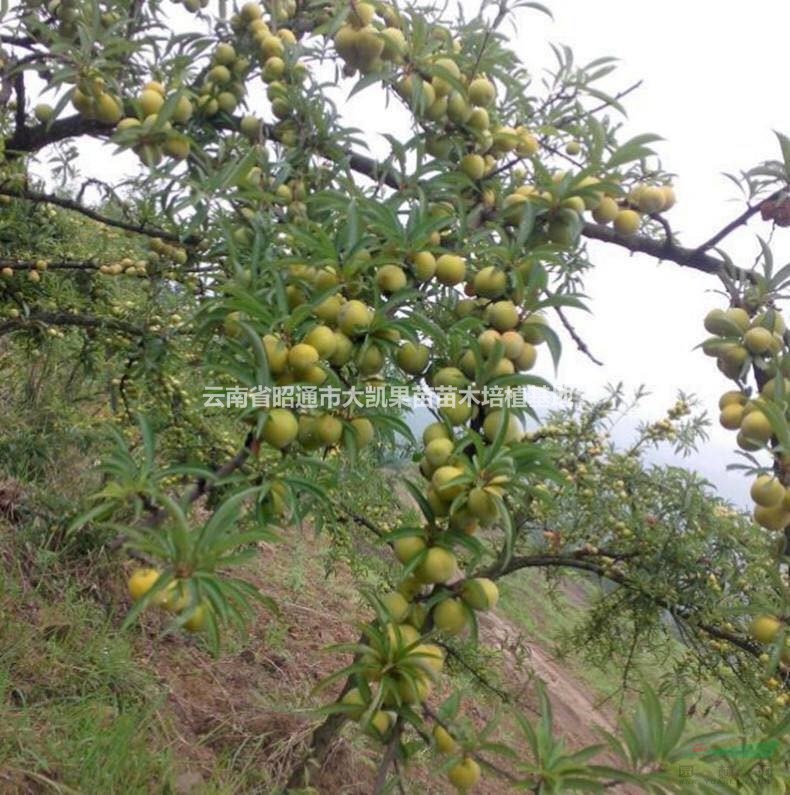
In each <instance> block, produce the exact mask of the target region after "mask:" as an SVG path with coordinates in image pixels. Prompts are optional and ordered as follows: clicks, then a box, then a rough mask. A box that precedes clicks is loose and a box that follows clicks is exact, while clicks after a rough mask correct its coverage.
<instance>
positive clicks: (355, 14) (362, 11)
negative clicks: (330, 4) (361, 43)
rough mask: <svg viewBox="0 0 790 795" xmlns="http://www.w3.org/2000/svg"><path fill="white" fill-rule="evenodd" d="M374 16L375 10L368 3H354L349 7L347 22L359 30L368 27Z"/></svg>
mask: <svg viewBox="0 0 790 795" xmlns="http://www.w3.org/2000/svg"><path fill="white" fill-rule="evenodd" d="M375 14H376V9H375V7H374V6H373V5H371V4H370V3H363V2H359V3H357V2H355V3H352V4H351V6H350V11H349V13H348V21H349V22H350V23H351V24H352V25H354V26H355V27H358V28H361V27H364V26H365V25H369V24H370V23H371V21H372V20H373V17H374V16H375Z"/></svg>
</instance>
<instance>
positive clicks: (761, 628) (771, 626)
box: [750, 616, 782, 643]
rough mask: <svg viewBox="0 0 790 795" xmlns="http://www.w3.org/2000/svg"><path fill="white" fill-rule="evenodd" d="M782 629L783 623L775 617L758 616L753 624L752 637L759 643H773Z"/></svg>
mask: <svg viewBox="0 0 790 795" xmlns="http://www.w3.org/2000/svg"><path fill="white" fill-rule="evenodd" d="M781 629H782V622H781V621H779V619H778V618H774V617H773V616H758V617H757V618H755V619H754V621H753V622H752V625H751V628H750V631H751V633H752V637H754V639H755V640H756V641H758V642H759V643H773V642H774V641H775V640H776V638H777V637H778V635H779V631H780V630H781Z"/></svg>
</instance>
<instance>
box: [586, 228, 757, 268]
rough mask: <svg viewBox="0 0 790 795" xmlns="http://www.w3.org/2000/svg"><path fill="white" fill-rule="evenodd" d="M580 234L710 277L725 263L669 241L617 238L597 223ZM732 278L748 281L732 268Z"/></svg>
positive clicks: (644, 238)
mask: <svg viewBox="0 0 790 795" xmlns="http://www.w3.org/2000/svg"><path fill="white" fill-rule="evenodd" d="M582 234H583V235H584V236H585V237H587V238H589V239H590V240H600V241H601V242H602V243H610V244H611V245H614V246H619V247H620V248H624V249H626V250H628V251H630V252H632V253H634V254H647V255H648V256H651V257H655V258H656V259H658V260H666V261H667V262H674V263H675V264H676V265H680V266H682V267H684V268H693V269H694V270H698V271H702V272H703V273H710V274H712V275H719V274H723V273H724V272H725V270H726V269H727V267H728V266H727V263H725V261H724V260H723V259H719V258H718V257H713V256H711V255H709V254H706V253H705V252H704V251H700V250H699V249H693V248H685V247H684V246H679V245H677V244H676V243H673V242H672V241H671V240H653V239H652V238H649V237H644V236H642V235H627V236H626V235H618V234H617V232H615V230H614V229H610V228H609V227H608V226H601V225H599V224H590V223H586V224H584V227H583V228H582ZM730 270H731V271H734V273H735V275H737V276H738V277H739V278H742V279H748V278H749V274H748V272H747V271H745V270H743V269H742V268H732V267H730Z"/></svg>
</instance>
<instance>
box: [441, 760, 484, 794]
mask: <svg viewBox="0 0 790 795" xmlns="http://www.w3.org/2000/svg"><path fill="white" fill-rule="evenodd" d="M447 778H449V779H450V783H451V784H452V785H453V786H454V787H455V788H456V789H457V790H458V791H459V792H462V793H463V792H469V790H471V789H472V787H474V786H475V784H477V782H478V781H479V780H480V765H478V764H477V762H475V760H474V759H471V758H469V757H465V758H464V759H463V761H461V762H459V763H458V764H457V765H455V766H454V767H451V768H450V770H449V772H448V773H447Z"/></svg>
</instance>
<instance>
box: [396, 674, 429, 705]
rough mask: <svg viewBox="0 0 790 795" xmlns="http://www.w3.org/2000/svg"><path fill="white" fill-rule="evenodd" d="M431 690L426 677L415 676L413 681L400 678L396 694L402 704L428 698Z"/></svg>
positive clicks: (417, 702) (418, 701) (415, 702)
mask: <svg viewBox="0 0 790 795" xmlns="http://www.w3.org/2000/svg"><path fill="white" fill-rule="evenodd" d="M430 692H431V683H430V682H429V681H427V680H426V679H420V678H417V679H416V680H415V681H413V682H412V681H409V680H408V679H402V680H401V681H400V682H399V683H398V695H400V697H401V700H402V701H403V703H404V704H419V703H422V702H423V701H425V699H426V698H428V695H429V694H430Z"/></svg>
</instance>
